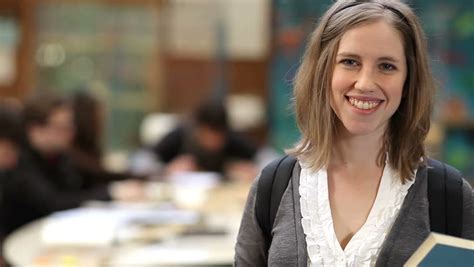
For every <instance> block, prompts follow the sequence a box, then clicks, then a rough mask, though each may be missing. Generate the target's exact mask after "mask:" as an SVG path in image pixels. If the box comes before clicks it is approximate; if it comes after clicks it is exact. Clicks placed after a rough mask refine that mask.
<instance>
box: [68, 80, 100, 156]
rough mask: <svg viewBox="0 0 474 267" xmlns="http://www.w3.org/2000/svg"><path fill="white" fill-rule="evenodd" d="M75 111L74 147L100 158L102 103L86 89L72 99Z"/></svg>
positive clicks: (76, 93)
mask: <svg viewBox="0 0 474 267" xmlns="http://www.w3.org/2000/svg"><path fill="white" fill-rule="evenodd" d="M71 102H72V107H73V110H74V126H75V128H76V134H75V137H74V146H75V147H78V148H80V149H82V150H84V151H85V152H87V153H89V154H91V155H94V156H97V157H100V156H101V145H100V133H101V128H102V125H101V121H100V112H101V109H100V107H101V103H100V101H99V100H98V99H97V98H96V97H95V96H94V95H92V94H91V93H90V92H88V91H87V90H85V89H79V90H77V91H76V92H74V93H73V95H72V97H71Z"/></svg>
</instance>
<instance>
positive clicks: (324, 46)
mask: <svg viewBox="0 0 474 267" xmlns="http://www.w3.org/2000/svg"><path fill="white" fill-rule="evenodd" d="M380 20H383V21H385V22H387V23H389V24H390V25H392V26H393V27H394V28H395V29H396V30H398V31H399V32H400V33H401V36H402V37H403V44H404V50H405V56H406V63H407V70H408V72H407V78H406V81H405V84H404V88H403V98H402V101H401V103H400V106H399V108H398V110H397V111H396V112H395V114H394V115H393V116H392V118H391V119H390V124H389V126H388V129H387V131H386V133H385V136H384V147H383V148H382V150H381V151H380V153H379V157H378V158H379V162H378V163H379V164H380V165H383V163H384V162H385V160H386V153H385V152H387V154H388V162H389V164H390V165H391V166H392V167H393V168H394V169H396V170H397V172H398V174H399V175H400V178H401V179H402V181H403V182H404V181H406V180H407V179H410V178H411V177H412V175H413V170H415V169H416V168H418V167H419V165H420V163H421V161H420V159H421V158H426V150H425V147H424V144H423V143H424V140H425V138H426V135H427V134H428V131H429V128H430V115H431V111H432V105H433V103H432V102H433V99H432V98H433V95H434V82H433V77H432V74H431V72H430V68H429V65H428V55H427V48H426V40H425V36H424V33H423V30H422V28H421V26H420V23H419V21H418V18H417V17H416V15H415V14H414V13H413V11H412V10H411V8H410V7H408V6H407V5H406V4H404V3H403V2H401V1H396V0H369V1H337V2H336V3H334V4H333V5H332V6H331V7H330V8H329V9H328V10H327V11H326V13H325V14H324V15H323V16H322V18H321V20H320V22H319V24H318V26H317V27H316V29H315V30H314V32H313V33H312V35H311V38H310V40H309V43H308V45H307V48H306V51H305V54H304V56H303V59H302V63H301V65H300V67H299V69H298V73H297V75H296V77H295V80H294V105H295V114H296V120H297V123H298V127H299V129H300V131H301V139H300V141H299V142H298V143H297V144H296V145H295V147H294V148H292V149H290V150H288V153H289V154H291V155H293V156H296V157H298V158H300V159H303V160H304V161H305V163H307V164H309V167H311V168H312V169H314V170H317V169H320V168H322V167H324V166H327V165H328V163H329V160H330V157H331V149H332V147H333V142H334V141H335V136H336V120H337V117H336V115H335V113H334V111H333V110H332V109H331V107H330V90H331V79H332V71H333V69H334V64H335V57H336V53H337V50H338V46H339V41H340V40H341V37H342V36H343V34H344V33H345V32H346V31H347V30H349V29H351V28H353V27H355V26H358V25H361V24H363V23H370V22H374V21H380Z"/></svg>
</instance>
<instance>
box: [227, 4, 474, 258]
mask: <svg viewBox="0 0 474 267" xmlns="http://www.w3.org/2000/svg"><path fill="white" fill-rule="evenodd" d="M424 40H425V38H424V34H423V32H422V30H421V26H420V24H419V22H418V19H417V17H416V16H415V14H414V13H413V11H412V10H411V9H410V7H408V6H407V5H406V4H404V3H403V2H402V1H393V0H365V1H342V0H341V1H337V2H336V3H334V4H333V5H332V6H331V7H330V8H329V10H328V11H327V12H326V13H325V14H324V16H323V17H322V18H321V20H320V22H319V25H318V27H317V28H316V29H315V30H314V32H313V34H312V36H311V39H310V40H309V43H308V46H307V49H306V52H305V54H304V56H303V60H302V63H301V66H300V68H299V70H298V74H297V76H296V78H295V82H294V96H295V97H294V100H295V113H296V117H297V122H298V126H299V129H300V131H301V136H302V137H301V140H300V141H299V143H298V144H297V145H296V146H295V147H294V148H293V149H291V150H290V151H289V154H290V155H292V156H294V157H295V158H296V159H295V161H296V162H297V164H295V165H294V166H295V167H294V168H293V170H291V169H290V170H289V173H291V177H290V182H289V183H288V185H287V187H286V191H285V190H284V189H285V188H284V187H283V190H284V193H282V196H281V202H276V201H275V199H277V198H276V197H277V194H276V193H275V192H277V191H278V190H279V189H281V188H279V184H281V183H283V182H282V179H281V178H285V177H281V176H280V174H281V173H282V172H284V171H283V168H284V167H285V165H286V164H285V162H288V161H286V160H281V161H279V162H278V161H277V162H274V163H272V164H270V165H269V167H267V168H266V169H264V170H263V172H262V176H261V177H260V178H259V179H257V180H256V182H255V183H254V185H253V187H252V189H251V191H250V194H249V197H248V200H247V206H246V209H245V211H244V215H243V219H242V223H241V228H240V231H239V235H238V240H237V245H236V256H235V262H236V265H237V266H266V265H269V266H374V265H376V266H402V265H403V264H404V263H405V262H406V260H407V259H408V258H409V257H410V255H411V254H412V253H413V252H414V251H415V249H416V248H417V247H418V246H419V245H420V244H421V242H422V241H423V240H424V239H425V238H426V237H427V236H428V234H429V232H430V231H433V230H436V231H440V232H443V233H446V234H451V235H457V236H460V237H463V238H467V239H474V225H473V224H472V217H473V209H472V206H473V198H472V196H473V191H472V188H471V187H470V185H469V184H468V183H467V182H466V181H465V180H463V179H461V178H460V176H459V177H458V175H457V174H456V171H452V172H447V171H446V169H449V170H451V169H450V168H449V167H446V165H443V164H441V163H439V162H436V161H434V160H431V159H429V158H428V157H427V153H426V150H425V147H424V143H423V142H424V140H425V138H426V135H427V133H428V130H429V128H430V114H431V110H432V98H433V95H434V83H433V77H432V75H431V72H430V68H429V66H428V63H427V62H428V60H427V51H426V44H425V41H424ZM290 159H291V158H290ZM277 164H278V165H277ZM272 166H278V167H276V169H271V167H272ZM437 166H442V168H444V169H441V168H440V167H437ZM428 169H430V170H429V171H428ZM280 170H281V171H280ZM438 171H439V172H440V173H443V171H444V174H445V177H444V178H445V179H446V180H447V181H450V182H447V183H448V184H449V183H451V184H450V185H449V187H451V186H454V187H456V188H457V189H456V190H455V191H456V193H455V195H456V196H455V198H459V199H462V201H460V203H459V205H458V206H456V207H455V208H454V209H453V210H455V211H454V212H455V213H456V214H461V215H460V217H461V219H460V220H459V221H458V223H455V225H459V228H457V229H458V230H459V229H460V230H459V231H455V232H454V231H451V230H448V229H441V230H440V229H438V228H437V222H438V221H437V219H439V220H442V221H449V222H450V223H451V222H453V221H454V220H453V218H452V217H457V216H451V215H443V217H442V218H437V219H436V218H435V219H434V220H432V218H433V217H432V211H433V207H435V205H434V204H436V202H437V201H434V202H433V203H429V202H431V201H432V200H433V199H434V198H432V194H431V193H428V190H427V188H428V186H429V185H431V184H433V183H434V182H435V181H436V180H437V178H439V177H435V175H434V174H433V173H436V172H438ZM268 173H270V175H274V176H275V177H270V178H271V179H272V180H270V181H271V182H272V183H270V184H271V185H269V186H268V187H270V188H269V189H261V186H265V185H266V184H265V182H261V181H268ZM446 173H448V174H446ZM285 185H286V184H285ZM447 187H448V185H446V188H447ZM275 188H276V189H275ZM430 188H431V186H430ZM446 188H445V189H446ZM266 190H269V192H270V193H269V195H265V194H263V196H262V195H260V194H259V193H262V192H265V191H266ZM430 190H431V189H430ZM430 192H431V191H430ZM435 196H436V197H438V195H435ZM267 197H268V198H270V200H268V202H270V205H269V207H270V211H268V210H262V202H259V201H263V202H264V201H265V199H262V198H267ZM278 197H279V196H278ZM277 200H278V201H279V200H280V198H278V199H277ZM275 204H276V205H277V210H276V212H275V213H274V214H276V215H275V217H274V221H272V222H270V223H268V221H265V220H260V217H261V216H260V214H262V213H270V214H272V213H273V208H274V206H275ZM429 204H431V205H432V206H431V207H429ZM278 205H279V206H278ZM270 216H271V215H270ZM457 218H459V217H457ZM267 229H269V231H267ZM267 234H268V235H267Z"/></svg>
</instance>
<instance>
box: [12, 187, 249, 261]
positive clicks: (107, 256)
mask: <svg viewBox="0 0 474 267" xmlns="http://www.w3.org/2000/svg"><path fill="white" fill-rule="evenodd" d="M249 186H250V185H249V184H239V185H225V186H220V187H219V188H216V189H215V190H213V191H212V192H210V195H209V197H208V201H206V203H205V204H204V205H201V206H200V207H199V208H197V209H196V210H195V211H196V212H199V214H200V215H202V218H203V219H202V220H200V223H199V225H187V226H185V227H183V226H176V225H174V226H173V225H160V226H158V227H156V228H154V234H155V235H156V234H158V235H159V236H160V237H161V238H160V240H158V241H156V240H155V241H153V242H150V241H149V240H148V241H147V240H140V241H136V240H132V241H130V240H129V242H116V240H115V241H114V242H107V243H104V244H75V245H71V244H61V243H58V244H55V245H51V244H46V243H45V241H44V238H42V236H41V233H42V231H44V227H45V225H46V224H47V223H48V221H49V220H51V217H52V216H48V217H46V218H43V219H40V220H37V221H34V222H32V223H30V224H28V225H25V226H23V227H22V228H20V229H18V230H17V231H15V232H14V233H13V234H11V235H10V236H8V237H7V239H6V240H5V243H4V254H5V257H6V259H7V260H8V261H10V262H11V263H12V264H13V265H14V266H22V267H23V266H35V267H36V266H38V267H44V266H55V267H58V266H67V267H77V266H87V267H95V266H97V267H99V266H116V267H130V266H131V265H133V267H139V266H232V264H233V256H234V244H235V240H236V236H237V231H238V227H239V224H240V217H241V214H242V210H243V207H244V202H245V199H246V195H247V191H248V188H249ZM206 229H207V230H206ZM219 229H223V230H224V231H223V232H220V231H212V230H219ZM203 230H204V231H203ZM209 230H211V231H209Z"/></svg>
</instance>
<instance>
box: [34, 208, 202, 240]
mask: <svg viewBox="0 0 474 267" xmlns="http://www.w3.org/2000/svg"><path fill="white" fill-rule="evenodd" d="M199 219H200V216H199V214H198V213H196V212H193V211H182V210H176V209H165V210H159V209H133V208H110V207H109V208H106V207H104V208H100V207H84V208H78V209H74V210H68V211H62V212H57V213H55V214H53V215H52V216H50V217H48V219H47V221H46V222H45V223H44V225H43V228H42V230H41V238H42V240H43V242H44V244H46V245H86V246H87V245H88V246H107V245H111V244H113V243H114V242H121V241H123V239H127V240H129V239H134V237H135V236H140V235H141V233H140V229H138V228H140V227H142V226H143V227H147V226H150V225H168V226H172V225H192V224H196V223H198V222H199Z"/></svg>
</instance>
